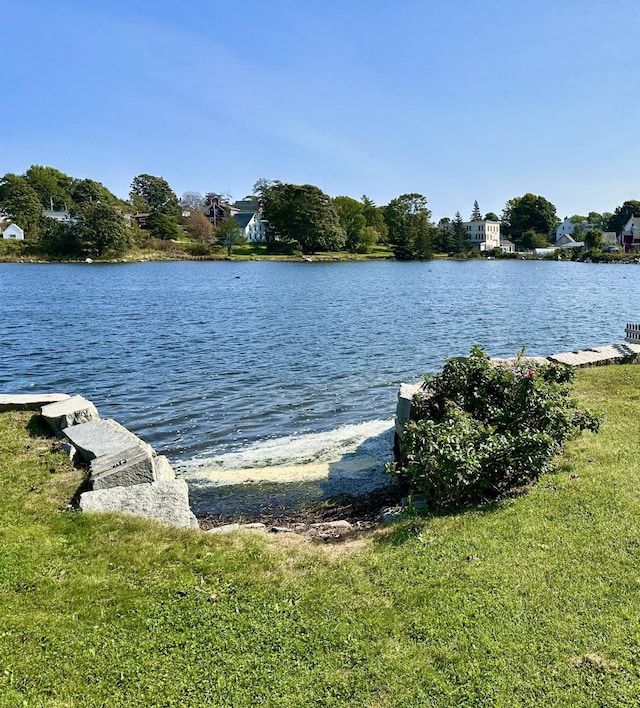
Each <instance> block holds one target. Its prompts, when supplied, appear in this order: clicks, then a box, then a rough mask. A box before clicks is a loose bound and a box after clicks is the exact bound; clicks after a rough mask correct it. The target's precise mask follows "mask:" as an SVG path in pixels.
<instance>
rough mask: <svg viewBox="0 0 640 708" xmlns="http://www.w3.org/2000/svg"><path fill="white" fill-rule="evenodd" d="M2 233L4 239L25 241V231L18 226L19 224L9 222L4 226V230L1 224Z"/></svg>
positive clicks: (0, 231) (0, 230)
mask: <svg viewBox="0 0 640 708" xmlns="http://www.w3.org/2000/svg"><path fill="white" fill-rule="evenodd" d="M0 233H2V238H3V239H11V240H13V241H24V231H23V230H22V229H21V228H20V227H19V226H18V224H9V225H8V226H6V227H5V228H4V230H2V224H0Z"/></svg>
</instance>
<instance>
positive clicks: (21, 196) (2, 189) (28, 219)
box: [0, 173, 42, 238]
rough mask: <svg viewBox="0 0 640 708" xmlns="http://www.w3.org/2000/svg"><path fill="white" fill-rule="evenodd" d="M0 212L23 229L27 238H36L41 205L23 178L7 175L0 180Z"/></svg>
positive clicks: (35, 193) (36, 195) (36, 194)
mask: <svg viewBox="0 0 640 708" xmlns="http://www.w3.org/2000/svg"><path fill="white" fill-rule="evenodd" d="M0 211H4V212H5V213H6V215H7V216H8V217H9V218H10V219H11V220H12V221H14V222H15V223H16V224H17V225H18V226H19V227H20V228H22V229H24V231H25V234H26V235H27V237H28V238H32V237H34V236H37V234H38V226H39V223H40V215H41V213H42V204H41V203H40V198H39V196H38V193H37V192H36V191H35V189H34V188H33V187H32V186H31V185H30V184H29V183H28V182H27V180H26V179H25V178H24V177H20V176H18V175H14V174H11V173H7V174H6V175H4V177H3V178H2V179H1V180H0Z"/></svg>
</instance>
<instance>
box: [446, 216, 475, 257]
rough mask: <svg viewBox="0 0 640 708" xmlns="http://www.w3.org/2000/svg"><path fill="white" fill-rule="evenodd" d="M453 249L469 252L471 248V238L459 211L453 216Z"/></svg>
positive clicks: (457, 251)
mask: <svg viewBox="0 0 640 708" xmlns="http://www.w3.org/2000/svg"><path fill="white" fill-rule="evenodd" d="M451 223H452V224H453V250H454V253H458V254H461V253H468V252H469V251H470V250H471V239H470V238H469V232H468V231H467V228H466V226H465V225H464V221H463V220H462V215H461V214H460V212H459V211H457V212H456V215H455V216H454V217H453V221H452V222H451Z"/></svg>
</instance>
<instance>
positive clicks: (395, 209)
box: [384, 192, 435, 260]
mask: <svg viewBox="0 0 640 708" xmlns="http://www.w3.org/2000/svg"><path fill="white" fill-rule="evenodd" d="M384 218H385V223H386V224H387V229H388V232H389V241H390V243H391V244H392V246H393V252H394V255H395V257H396V258H398V259H400V260H409V259H413V258H430V257H431V256H432V255H433V239H434V231H435V228H434V227H433V225H432V224H431V222H430V221H429V220H430V218H431V211H430V210H429V209H428V208H427V200H426V198H425V197H423V196H422V194H417V193H415V192H413V193H411V194H401V195H400V196H399V197H396V198H395V199H392V200H391V201H390V202H389V204H387V206H386V207H385V210H384Z"/></svg>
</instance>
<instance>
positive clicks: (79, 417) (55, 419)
mask: <svg viewBox="0 0 640 708" xmlns="http://www.w3.org/2000/svg"><path fill="white" fill-rule="evenodd" d="M40 415H41V416H42V417H43V418H44V419H45V420H46V421H47V423H48V424H49V427H50V428H51V430H53V432H54V433H55V434H56V435H59V434H60V433H61V432H62V431H63V430H64V429H65V428H68V427H69V426H71V425H80V424H82V423H88V422H89V421H91V420H97V419H98V418H100V415H99V414H98V409H97V408H96V407H95V406H94V405H93V403H92V402H91V401H88V400H87V399H86V398H83V397H82V396H72V397H71V398H67V399H65V400H64V401H57V402H56V403H49V404H48V405H46V406H43V407H42V409H41V411H40Z"/></svg>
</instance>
